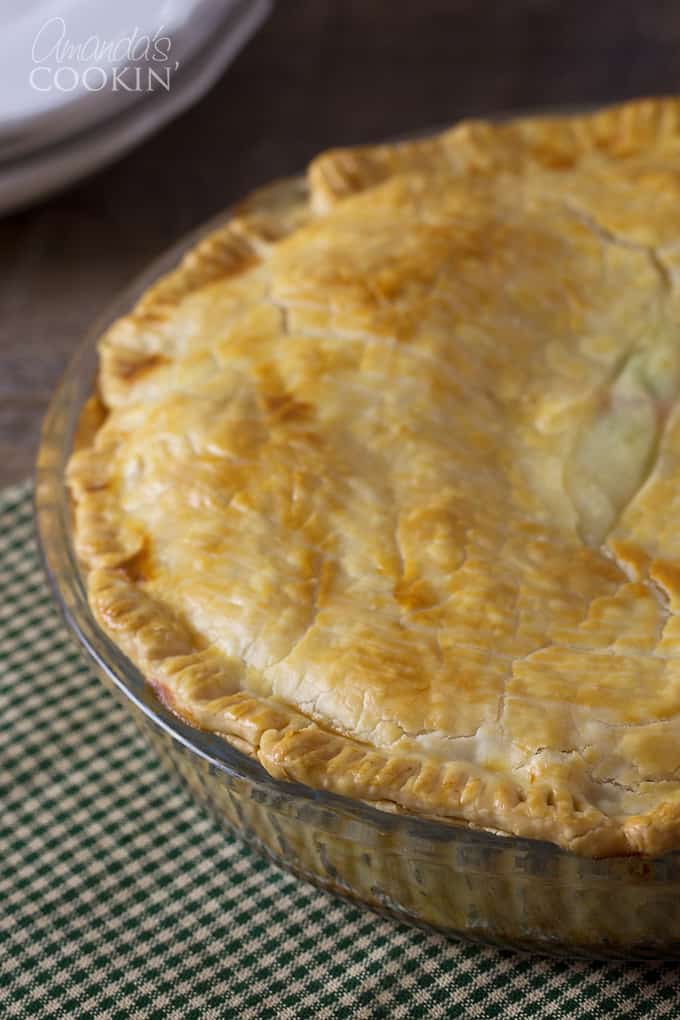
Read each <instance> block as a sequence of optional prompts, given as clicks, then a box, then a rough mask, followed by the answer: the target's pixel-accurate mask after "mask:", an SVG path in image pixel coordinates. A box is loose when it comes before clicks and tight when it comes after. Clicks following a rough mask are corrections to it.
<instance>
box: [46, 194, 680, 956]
mask: <svg viewBox="0 0 680 1020" xmlns="http://www.w3.org/2000/svg"><path fill="white" fill-rule="evenodd" d="M228 216H229V214H228V213H225V214H224V215H222V216H220V217H218V218H217V219H215V220H213V221H211V222H210V223H208V224H207V225H206V226H205V227H204V228H202V229H201V230H199V231H195V232H194V233H193V234H191V235H190V236H189V237H187V238H186V239H185V240H184V241H183V242H181V243H180V244H179V245H177V246H175V247H174V248H173V249H172V250H171V251H170V252H168V253H167V254H166V255H165V256H163V257H162V258H161V259H159V260H158V261H157V262H156V263H154V265H153V266H152V267H151V268H150V269H149V270H148V271H147V272H146V273H144V274H143V275H142V276H141V277H140V278H139V279H137V280H136V281H135V283H134V284H133V285H132V286H131V287H130V288H128V289H127V290H126V291H125V292H124V293H123V294H122V295H121V296H120V297H119V299H118V300H117V301H116V302H115V303H114V304H113V305H112V306H111V307H110V308H109V309H108V310H107V312H106V314H105V315H104V316H103V317H102V319H101V320H100V321H99V322H97V323H96V324H95V326H94V327H93V328H92V330H91V331H90V332H89V333H88V335H87V336H86V337H85V338H84V340H83V342H82V344H81V345H80V347H79V349H78V350H77V352H76V354H75V356H74V357H73V359H72V361H71V363H70V365H69V366H68V368H67V370H66V372H65V374H64V377H63V379H62V381H61V384H60V385H59V388H58V389H57V391H56V393H55V395H54V398H53V400H52V403H51V406H50V408H49V411H48V413H47V416H46V419H45V422H44V425H43V433H42V442H41V447H40V452H39V458H38V466H37V480H36V515H37V528H38V536H39V541H40V546H41V550H42V556H43V561H44V564H45V568H46V571H47V574H48V577H49V580H50V583H51V587H52V590H53V592H54V597H55V599H56V601H57V602H58V604H59V607H60V609H61V611H62V613H63V615H64V618H65V620H66V623H67V624H68V627H69V628H70V630H71V632H72V634H73V636H74V637H75V639H76V641H77V642H78V644H79V645H80V647H81V649H82V651H83V653H84V655H85V657H86V659H87V660H88V661H89V663H90V664H91V666H92V667H94V670H95V672H96V673H98V675H99V676H100V678H101V679H102V681H103V682H104V684H105V686H106V687H107V688H108V689H109V690H110V691H112V692H113V694H114V695H115V696H116V697H117V698H118V699H119V700H120V701H121V702H122V703H123V705H124V706H125V707H126V709H127V710H128V712H129V713H130V715H131V716H132V717H133V719H134V720H135V722H136V723H137V724H138V725H139V726H140V728H141V729H142V731H143V733H144V734H145V736H146V737H147V738H148V740H149V741H150V742H151V744H152V745H153V746H154V748H155V749H156V751H157V753H158V754H159V756H160V757H161V758H162V760H163V761H164V762H165V764H166V766H167V768H168V769H169V770H170V771H172V772H173V773H175V775H177V776H179V777H181V779H182V781H183V782H184V783H185V784H186V786H187V787H188V789H189V791H190V792H191V794H192V796H193V797H194V798H196V800H198V801H200V802H201V804H203V805H205V806H206V807H207V808H208V809H209V810H210V811H211V812H212V814H213V816H214V817H215V818H216V819H217V820H218V822H219V823H220V824H222V825H224V826H225V827H226V828H228V829H231V830H235V831H236V832H238V834H239V835H240V836H241V837H242V838H243V839H244V840H245V841H246V842H247V843H249V844H250V845H251V846H252V847H254V848H255V849H256V850H258V851H261V852H264V853H266V854H268V855H269V856H270V857H271V858H272V859H273V860H274V861H275V862H276V863H277V864H279V865H281V866H283V867H285V868H288V869H289V870H291V871H293V872H295V873H296V874H297V875H299V876H301V877H302V878H304V879H308V880H309V881H312V882H315V883H316V884H317V885H320V886H322V887H323V888H325V889H329V890H331V891H332V892H334V893H337V894H340V895H342V896H346V897H349V898H351V899H353V900H356V901H359V902H361V903H364V904H366V905H367V906H369V907H371V908H373V909H375V910H378V911H380V912H383V913H388V914H391V915H393V916H395V917H397V918H399V919H400V920H403V921H408V922H410V923H413V924H417V925H420V926H422V927H425V928H429V929H434V930H436V931H439V932H443V933H444V934H446V935H448V936H451V937H465V938H470V939H475V940H477V941H482V942H489V943H494V944H497V945H501V946H506V947H514V948H519V949H525V950H531V951H538V952H544V953H553V954H559V955H567V956H595V957H602V958H619V959H621V958H628V959H680V854H678V853H675V854H668V855H666V856H664V857H661V858H657V859H653V860H652V859H646V858H641V857H620V858H611V859H604V860H591V859H589V858H583V857H580V856H577V855H576V854H572V853H569V852H566V851H564V850H561V849H559V848H558V847H556V846H553V845H551V844H547V843H542V842H538V841H533V840H528V839H519V838H516V837H512V836H503V835H499V834H495V833H491V832H486V831H478V830H473V829H471V828H470V827H467V826H464V825H462V824H461V825H456V824H449V823H442V822H438V821H430V820H427V819H423V818H417V817H412V816H408V815H403V814H392V813H388V812H386V811H381V810H377V809H375V808H372V807H369V806H367V805H365V804H363V803H359V802H356V801H352V800H349V799H346V798H343V797H339V796H335V795H331V794H327V793H324V792H321V791H317V790H313V789H309V788H307V787H303V786H300V785H296V784H290V783H283V782H279V781H276V780H274V779H272V778H271V777H270V776H269V775H268V774H267V773H266V772H265V771H264V769H263V768H262V767H261V766H260V765H259V763H258V762H256V761H255V760H253V759H251V758H249V757H248V756H247V755H245V754H243V753H242V752H240V751H238V750H237V749H235V748H233V747H231V746H230V745H229V744H228V743H227V742H226V741H225V740H223V739H222V738H220V737H217V736H214V735H211V734H209V733H205V732H203V731H200V730H197V729H195V728H193V727H191V726H190V725H188V724H186V723H184V722H182V721H181V720H180V719H178V718H177V717H176V716H175V715H173V714H172V713H171V712H170V711H169V710H168V709H167V708H166V707H165V706H164V705H163V704H162V703H161V702H160V701H159V699H158V698H157V697H156V695H155V693H154V691H153V690H152V688H151V687H150V686H149V685H148V684H146V683H145V681H144V677H143V676H142V675H141V673H140V672H139V670H138V669H137V668H136V667H135V666H134V665H133V664H132V663H131V662H130V661H129V659H127V658H126V657H125V655H123V653H122V652H121V651H120V649H119V648H117V646H116V645H115V644H114V643H113V642H112V641H111V640H110V638H108V637H107V635H106V634H105V633H104V632H103V631H102V630H101V629H100V627H99V626H98V624H97V623H96V621H95V619H94V617H93V615H92V613H91V611H90V608H89V606H88V602H87V597H86V592H85V587H84V584H83V579H82V577H81V573H80V570H79V565H78V562H77V559H76V556H75V553H74V549H73V542H72V534H71V512H70V509H71V508H70V503H69V495H68V491H67V488H66V485H65V478H64V472H65V466H66V463H67V461H68V458H69V456H70V453H71V449H72V447H73V443H74V437H75V433H76V428H77V423H78V418H79V415H80V411H81V408H82V406H83V404H84V402H85V400H86V399H87V398H88V397H89V396H90V394H91V392H92V390H93V386H94V380H95V374H96V367H97V355H96V343H97V339H98V337H99V336H100V335H101V333H102V331H103V330H104V329H105V328H106V326H107V325H108V324H109V323H110V322H111V321H112V320H113V319H115V318H117V317H118V316H120V315H122V314H124V313H126V312H127V311H128V310H129V309H130V307H131V306H132V304H133V303H134V302H135V300H136V299H137V297H138V296H139V295H140V294H141V293H142V292H143V291H144V290H145V289H146V288H147V287H148V286H150V284H151V283H153V281H154V280H156V279H157V278H158V277H159V276H160V275H161V274H163V273H165V272H167V271H168V270H169V269H171V268H172V267H173V266H174V265H175V264H176V263H177V261H178V260H179V259H180V258H181V256H182V255H183V254H184V253H185V251H186V250H187V249H188V248H190V247H191V246H192V245H193V244H195V243H196V241H197V240H198V239H199V238H200V237H201V236H202V235H203V234H204V233H207V232H209V231H210V230H213V229H215V228H216V227H217V226H219V225H220V224H222V223H224V222H225V221H226V220H227V219H228Z"/></svg>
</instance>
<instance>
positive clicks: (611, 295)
mask: <svg viewBox="0 0 680 1020" xmlns="http://www.w3.org/2000/svg"><path fill="white" fill-rule="evenodd" d="M679 269H680V100H675V99H663V100H648V101H641V102H634V103H629V104H626V105H624V106H620V107H616V108H613V109H607V110H605V111H602V112H599V113H597V114H595V115H592V116H575V117H565V118H542V119H524V120H518V121H513V122H510V123H507V124H501V125H499V124H490V123H484V122H468V123H463V124H461V125H459V126H457V127H454V128H453V129H451V130H449V131H447V132H445V133H444V134H442V135H439V136H437V137H434V138H430V139H428V140H425V141H421V142H415V143H408V144H405V145H382V146H377V147H374V148H367V149H358V150H339V151H334V152H330V153H326V154H324V155H322V156H320V157H319V158H317V159H316V160H315V161H314V162H313V163H312V165H311V167H310V169H309V172H308V174H307V178H306V181H304V182H301V181H293V182H282V183H280V184H276V185H273V186H271V187H270V188H267V189H265V190H263V191H261V192H258V193H256V194H255V195H254V196H253V197H252V198H251V199H249V200H248V201H247V202H245V203H244V204H243V205H242V206H241V207H240V208H239V209H237V211H236V215H235V217H234V218H233V219H232V220H231V221H230V222H229V223H228V225H227V226H224V227H222V228H220V229H219V230H217V231H215V232H214V233H213V234H211V235H210V236H209V237H208V238H207V239H205V240H203V241H201V242H200V244H199V245H198V246H197V247H196V248H195V249H194V250H193V251H192V252H191V253H190V254H189V255H188V256H187V257H186V258H185V259H184V261H183V262H182V263H181V265H180V266H179V268H178V269H176V270H175V271H174V272H173V273H171V274H170V275H169V276H168V277H166V278H164V279H163V280H161V281H160V282H159V283H158V284H157V285H156V286H155V287H153V288H152V289H151V290H150V291H149V292H147V294H146V295H145V296H144V297H143V298H142V299H141V301H140V302H139V304H138V305H137V307H136V308H135V309H134V310H133V311H132V312H131V314H130V315H128V316H127V317H125V318H124V319H122V320H120V321H118V322H116V323H115V324H114V325H113V326H112V328H111V329H110V330H109V331H108V332H107V333H106V335H105V336H104V337H103V338H102V340H101V343H100V354H101V368H100V375H99V385H98V396H97V397H96V398H94V403H93V407H94V404H96V407H95V410H96V411H97V412H98V421H97V427H96V428H95V427H94V426H90V429H89V437H88V438H86V440H85V442H84V445H83V446H82V447H81V448H80V449H79V451H78V452H77V453H75V454H74V456H73V457H72V459H71V462H70V467H69V483H70V486H71V490H72V493H73V496H74V500H75V506H76V516H75V536H76V544H77V550H78V554H79V556H80V557H81V559H82V562H83V564H84V569H85V572H86V574H87V583H88V590H89V598H90V601H91V605H92V608H93V610H94V613H95V615H96V617H97V619H98V621H99V622H100V624H101V625H102V626H103V627H104V629H105V630H106V631H107V632H108V633H109V634H110V635H111V636H112V637H113V639H114V640H115V641H116V642H117V643H118V644H119V645H120V647H121V648H122V649H123V650H124V652H125V653H126V654H127V655H128V656H129V657H130V658H131V659H132V661H133V662H135V663H136V664H137V665H138V666H139V667H140V669H141V670H142V671H143V672H144V674H145V675H146V677H147V678H148V680H149V681H150V682H151V683H152V684H153V685H154V686H155V688H156V689H157V690H158V691H159V693H160V694H161V696H162V697H163V698H164V699H165V701H166V702H167V703H168V704H169V705H171V706H172V708H173V709H174V710H175V711H176V712H177V713H178V714H180V715H181V716H183V717H184V718H186V719H189V720H190V721H192V722H193V723H194V724H196V725H198V726H200V727H202V728H205V729H207V730H210V731H213V732H216V733H219V734H223V735H224V736H225V737H226V738H227V739H228V740H230V741H232V742H233V743H236V744H237V746H238V747H240V748H241V749H243V750H245V751H246V752H248V753H250V754H252V755H255V756H256V757H257V758H258V759H259V761H260V762H261V763H262V764H263V765H264V767H265V768H266V769H267V770H268V771H269V772H270V773H271V774H272V775H274V776H276V777H280V778H288V779H293V780H298V781H300V782H303V783H307V784H309V785H311V786H314V787H320V788H323V789H326V790H330V791H333V792H335V793H340V794H345V795H347V796H349V797H352V798H357V799H360V800H363V801H368V802H373V803H378V804H380V805H381V806H390V807H392V808H394V809H396V810H400V811H404V812H410V813H414V814H422V815H428V816H437V817H441V818H445V819H465V820H467V821H468V822H471V823H474V824H475V825H479V826H484V827H489V828H493V829H497V830H500V831H502V832H506V833H514V834H517V835H521V836H529V837H535V838H540V839H547V840H552V841H554V842H556V843H558V844H560V845H561V846H563V847H567V848H570V849H573V850H575V851H577V852H580V853H584V854H590V855H595V856H600V855H608V854H625V853H656V852H659V851H663V850H667V849H680V616H679V615H678V609H679V608H680V409H679V408H680V405H679V404H678V400H677V397H678V393H679V392H680V342H679V336H678V329H679V328H680V288H679V287H678V270H679ZM91 410H92V408H91ZM89 420H90V421H92V420H93V417H92V416H91V417H90V419H89Z"/></svg>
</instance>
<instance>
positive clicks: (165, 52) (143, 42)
mask: <svg viewBox="0 0 680 1020" xmlns="http://www.w3.org/2000/svg"><path fill="white" fill-rule="evenodd" d="M171 49H172V40H171V39H170V37H169V36H167V35H163V27H162V26H161V28H159V29H158V30H157V31H156V32H154V34H153V35H149V34H148V33H144V32H141V31H140V30H139V29H138V28H137V27H135V28H134V29H133V30H132V32H131V33H130V34H129V35H125V36H121V37H120V38H118V39H116V40H113V41H109V40H106V39H101V38H100V37H99V36H98V35H90V36H88V37H87V39H84V40H82V41H81V42H75V41H74V40H72V39H70V38H69V36H68V32H67V30H66V22H65V21H64V19H63V18H60V17H57V18H50V19H49V21H46V22H45V23H44V24H43V25H42V27H41V28H40V29H39V31H38V33H37V34H36V37H35V39H34V40H33V48H32V50H31V56H32V59H33V67H32V69H31V72H30V82H31V85H32V87H33V88H34V89H37V90H38V91H39V92H49V91H51V90H52V89H56V90H57V91H58V92H75V90H76V89H78V88H85V89H86V90H87V91H88V92H101V91H102V89H105V88H110V89H112V91H113V92H154V91H155V90H156V89H159V88H161V89H165V91H166V92H169V91H170V81H171V78H172V75H173V74H174V72H175V71H176V70H177V69H178V67H179V61H178V60H175V61H172V60H171V59H170V51H171Z"/></svg>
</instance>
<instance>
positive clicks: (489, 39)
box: [0, 0, 680, 485]
mask: <svg viewBox="0 0 680 1020" xmlns="http://www.w3.org/2000/svg"><path fill="white" fill-rule="evenodd" d="M676 90H680V5H679V4H677V3H676V2H675V0H665V2H652V0H644V2H643V0H606V2H601V0H569V2H568V3H567V2H564V0H514V2H509V3H505V4H502V3H499V2H497V0H493V2H492V0H417V2H413V3H411V2H409V0H401V2H396V0H279V3H278V6H277V8H276V10H275V12H274V14H273V16H272V17H271V19H270V20H269V21H268V22H267V23H266V25H265V26H264V27H263V28H262V29H261V31H260V32H259V33H258V35H257V36H256V37H255V38H254V39H253V40H252V41H251V42H250V43H249V45H248V46H247V48H246V49H245V50H244V51H243V52H242V53H241V54H240V56H239V57H238V58H237V60H236V62H235V63H234V64H233V65H232V66H231V67H230V68H229V69H228V70H227V72H226V74H225V75H224V77H223V78H222V79H221V81H220V82H219V83H218V85H217V86H216V87H215V89H214V90H213V91H212V92H211V93H210V95H208V96H207V97H206V98H205V99H204V100H203V101H202V102H201V103H200V104H199V105H197V106H195V107H194V108H193V109H192V110H190V111H189V112H188V113H186V114H185V115H184V116H182V117H181V118H180V119H178V120H176V121H175V122H174V123H173V124H171V125H170V126H169V127H167V128H166V129H165V130H163V131H162V132H161V133H160V134H158V135H156V136H155V137H154V138H153V139H151V140H150V141H148V142H147V143H146V144H145V145H143V146H142V147H141V148H139V149H137V150H136V151H135V152H134V153H133V154H131V155H129V156H127V157H126V158H125V159H123V160H121V161H119V162H118V163H116V164H115V165H113V166H111V167H110V168H108V169H107V170H105V171H103V172H101V173H99V174H97V175H96V176H95V177H92V178H90V179H89V180H88V181H86V182H85V183H83V184H81V185H79V186H77V187H75V188H73V189H72V190H71V191H69V192H67V193H64V194H62V195H60V196H58V197H56V198H54V199H52V200H50V201H48V202H45V203H43V204H41V205H40V206H37V207H35V208H33V209H31V210H29V211H26V212H22V213H19V214H16V215H14V216H12V217H9V218H7V219H5V220H4V221H2V222H0V485H2V484H6V483H8V482H11V481H14V480H16V479H19V478H21V477H23V476H25V475H27V474H28V473H29V472H30V471H31V470H32V464H33V458H34V452H35V446H36V442H37V436H38V431H39V424H40V419H41V416H42V414H43V412H44V409H45V406H46V403H47V401H48V399H49V396H50V392H51V390H52V389H53V387H54V385H55V383H56V381H57V379H58V377H59V375H60V373H61V371H62V369H63V367H64V365H65V362H66V360H67V358H68V356H69V352H70V351H71V350H72V349H73V347H74V346H75V345H76V344H77V342H78V339H79V338H80V336H81V335H82V333H83V331H84V329H85V328H86V327H87V326H88V324H89V323H90V322H91V321H92V320H93V319H94V317H95V316H96V315H97V314H98V312H99V311H100V310H101V309H102V308H104V307H105V305H106V303H107V302H108V301H110V299H111V298H112V297H113V296H114V295H115V294H116V292H117V291H118V290H119V289H120V288H121V286H122V285H123V284H124V283H125V282H126V281H127V280H129V279H130V278H131V277H132V276H133V275H134V274H135V273H137V272H138V271H139V270H140V269H141V268H142V267H143V266H144V265H145V263H147V262H148V261H149V260H150V259H151V258H152V257H153V256H155V255H157V254H158V253H160V252H161V251H162V250H163V249H164V248H166V247H168V246H169V245H170V244H172V243H173V242H174V241H175V240H177V239H178V238H179V237H180V236H181V235H182V234H183V233H185V232H186V231H187V230H189V229H191V228H192V227H194V226H196V225H198V224H199V223H201V221H203V220H204V219H206V218H207V217H209V216H211V215H212V214H213V213H215V212H216V211H218V210H219V209H221V208H222V207H223V206H225V205H228V204H229V203H231V202H232V201H234V199H236V198H238V197H239V196H240V195H242V194H243V193H244V192H246V191H247V190H248V189H249V188H251V187H252V186H255V185H257V184H259V183H261V182H263V181H265V180H267V179H269V178H271V177H276V176H280V175H284V174H290V173H294V172H296V171H298V170H300V169H301V168H302V167H303V166H304V164H305V163H306V161H307V160H308V159H309V158H310V156H312V155H313V154H314V153H315V152H317V151H318V150H319V149H322V148H324V147H326V146H328V145H330V144H342V143H351V142H364V141H369V140H374V139H378V138H381V137H390V136H395V135H399V134H405V133H408V132H411V131H415V130H419V129H422V128H424V127H427V126H428V125H443V124H446V123H449V122H452V121H455V120H456V119H458V118H460V117H462V116H465V115H468V114H475V115H479V114H485V113H488V112H493V111H502V110H512V109H519V110H526V109H533V108H536V107H538V106H546V105H547V106H559V105H563V104H567V105H574V104H582V103H603V102H608V101H611V100H616V99H619V98H624V97H627V96H633V95H640V94H658V93H662V92H673V91H676Z"/></svg>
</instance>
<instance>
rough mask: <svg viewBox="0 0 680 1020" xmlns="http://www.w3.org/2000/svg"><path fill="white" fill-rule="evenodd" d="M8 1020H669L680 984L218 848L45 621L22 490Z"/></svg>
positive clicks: (10, 557) (5, 930)
mask: <svg viewBox="0 0 680 1020" xmlns="http://www.w3.org/2000/svg"><path fill="white" fill-rule="evenodd" d="M0 719H1V720H2V730H1V734H0V1017H2V1018H4V1017H27V1018H29V1017H30V1018H31V1020H33V1018H36V1020H37V1018H41V1017H63V1018H68V1020H71V1018H79V1017H96V1018H99V1017H107V1018H108V1017H111V1018H120V1020H127V1018H130V1017H132V1018H159V1020H161V1018H162V1020H166V1018H182V1020H184V1018H186V1020H190V1018H193V1020H208V1018H222V1017H224V1018H229V1020H231V1018H236V1020H241V1018H243V1020H247V1018H252V1020H266V1018H271V1020H297V1018H304V1020H307V1018H309V1020H317V1018H318V1020H323V1018H329V1020H334V1018H342V1020H345V1018H347V1020H359V1018H362V1017H365V1018H373V1017H376V1018H379V1017H385V1018H390V1020H392V1018H394V1020H398V1018H400V1017H423V1018H428V1020H430V1018H436V1017H465V1018H466V1020H467V1018H476V1017H500V1018H503V1020H505V1018H513V1017H517V1018H523V1017H540V1018H543V1017H558V1018H569V1020H572V1018H580V1017H583V1018H612V1017H645V1018H649V1017H662V1016H665V1017H678V1016H680V970H679V969H678V968H676V967H671V966H668V967H661V966H656V967H652V966H630V967H627V966H621V965H616V966H614V965H607V964H590V963H584V962H571V963H570V962H567V961H551V960H547V959H541V958H537V957H536V958H531V957H522V956H518V955H515V954H513V953H509V952H500V951H497V950H494V949H484V948H480V947H478V946H472V945H467V944H456V943H450V942H447V941H446V940H445V939H443V938H440V937H437V936H432V935H426V934H424V933H423V932H421V931H418V930H416V929H411V928H408V927H406V926H405V925H399V924H396V923H393V922H391V921H388V920H384V919H381V918H379V917H377V916H376V915H374V914H372V913H369V912H368V911H364V910H361V909H359V908H358V907H355V906H352V905H350V904H347V903H345V902H343V901H342V900H339V899H335V898H333V897H332V896H330V895H327V894H326V893H323V892H319V891H318V890H316V889H315V888H313V887H312V886H310V885H307V884H306V883H304V882H301V881H299V880H297V879H295V878H293V877H292V876H290V875H288V874H286V873H285V872H283V871H279V870H278V869H277V868H276V867H275V866H274V865H272V864H270V863H269V862H268V861H265V860H263V859H261V858H259V857H258V856H256V855H255V854H254V853H252V852H251V851H249V850H248V849H246V847H244V846H243V844H242V843H241V842H240V841H239V840H238V839H237V838H236V837H230V836H226V835H225V834H224V833H223V832H222V831H221V830H220V829H218V827H217V826H216V825H215V824H214V823H213V822H212V821H211V820H210V819H209V818H208V817H207V816H205V815H204V814H203V813H202V812H201V811H200V810H199V809H198V808H197V807H195V806H194V804H193V803H192V801H191V799H190V797H189V796H188V794H187V793H185V792H184V790H183V789H182V788H180V787H179V786H178V785H177V784H176V783H175V781H174V780H173V779H172V778H171V777H170V776H168V775H166V774H165V772H164V771H163V770H162V768H161V766H160V764H159V763H158V762H157V760H156V758H155V757H154V755H153V753H152V752H151V751H150V750H148V749H147V747H146V745H145V744H144V742H143V740H142V738H141V737H140V736H139V735H138V734H137V731H136V729H135V728H134V725H133V723H132V722H131V721H130V720H129V719H128V717H127V716H126V714H125V712H124V710H123V709H122V708H121V707H120V706H119V705H118V704H117V703H116V702H115V701H114V700H113V698H112V697H111V696H110V695H109V694H108V692H107V691H105V690H104V688H103V687H102V686H101V685H100V683H99V682H98V681H97V680H96V678H95V677H94V676H92V674H91V673H90V672H89V671H88V669H87V668H86V666H85V665H84V664H83V662H82V661H81V660H80V658H79V654H78V652H77V650H76V649H75V647H74V646H73V645H72V643H71V641H70V639H69V637H68V635H67V633H66V630H65V627H64V625H63V624H62V622H61V620H60V618H59V616H58V614H57V612H56V610H55V609H54V608H53V606H52V604H51V600H50V596H49V594H48V591H47V588H46V585H45V582H44V580H43V576H42V572H41V568H40V565H39V562H38V559H37V554H36V546H35V541H34V538H33V525H32V508H31V492H30V488H29V486H28V485H22V486H19V487H15V488H13V489H10V490H6V491H5V492H4V493H0Z"/></svg>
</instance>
